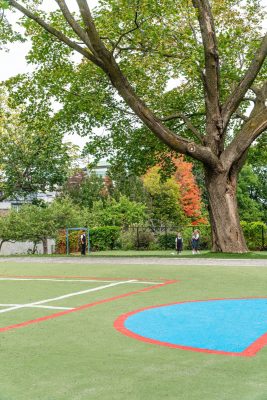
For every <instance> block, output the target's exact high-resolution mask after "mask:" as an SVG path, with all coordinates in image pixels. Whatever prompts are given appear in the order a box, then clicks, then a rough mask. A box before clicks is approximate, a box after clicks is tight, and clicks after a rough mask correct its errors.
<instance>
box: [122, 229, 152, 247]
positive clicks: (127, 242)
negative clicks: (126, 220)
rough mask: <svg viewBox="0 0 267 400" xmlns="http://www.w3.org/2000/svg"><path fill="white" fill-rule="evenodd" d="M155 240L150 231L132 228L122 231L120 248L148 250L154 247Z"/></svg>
mask: <svg viewBox="0 0 267 400" xmlns="http://www.w3.org/2000/svg"><path fill="white" fill-rule="evenodd" d="M153 244H155V238H154V235H153V233H152V232H150V230H148V229H142V228H131V229H129V230H128V231H122V232H121V235H120V246H121V249H122V250H147V249H150V248H151V246H152V247H153Z"/></svg>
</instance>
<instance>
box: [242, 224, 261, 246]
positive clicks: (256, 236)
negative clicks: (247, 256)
mask: <svg viewBox="0 0 267 400" xmlns="http://www.w3.org/2000/svg"><path fill="white" fill-rule="evenodd" d="M241 226H242V229H243V232H244V235H245V238H246V242H247V245H248V248H249V250H266V248H267V226H266V224H265V223H263V222H245V221H242V222H241Z"/></svg>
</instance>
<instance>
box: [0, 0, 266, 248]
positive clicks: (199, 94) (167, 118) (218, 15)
mask: <svg viewBox="0 0 267 400" xmlns="http://www.w3.org/2000/svg"><path fill="white" fill-rule="evenodd" d="M2 3H3V4H5V5H7V4H8V5H9V6H10V7H11V8H12V9H16V10H19V11H20V12H21V13H22V14H24V16H26V17H27V18H26V20H24V26H25V27H26V29H27V33H28V35H31V38H32V42H33V48H32V51H31V53H30V55H29V56H28V59H29V61H30V62H33V63H35V64H37V65H39V67H38V68H37V70H36V74H35V78H34V79H33V81H31V80H29V79H28V78H27V77H24V81H23V79H22V78H20V80H19V81H17V83H18V84H17V87H16V93H17V94H18V96H21V94H22V93H24V96H25V93H26V92H27V90H28V97H31V98H33V97H35V95H36V96H37V97H38V98H39V99H40V98H42V99H43V98H44V97H45V98H46V99H47V93H48V88H49V90H50V93H52V94H51V96H56V97H57V98H58V99H59V100H61V102H62V103H64V105H65V106H64V107H63V108H62V110H61V111H60V113H59V115H58V123H61V125H62V127H63V126H64V125H65V126H68V128H69V127H70V126H72V127H73V128H77V127H78V128H79V129H80V130H82V129H83V128H84V127H87V129H88V126H93V125H99V124H100V123H103V124H109V127H110V133H109V135H107V136H106V137H105V138H104V140H105V141H106V147H107V148H108V147H109V144H110V142H112V143H113V145H114V146H115V147H116V148H117V149H120V148H123V149H124V148H125V147H127V153H128V157H129V159H131V158H133V155H134V154H135V152H136V149H137V148H138V147H139V149H140V152H141V153H142V152H143V154H144V160H145V161H146V162H150V163H152V160H153V159H155V155H156V156H158V154H162V153H164V152H165V153H167V149H168V154H169V153H170V149H171V150H172V152H173V153H182V154H186V155H189V156H191V157H192V158H194V159H195V160H198V161H200V162H202V163H203V166H204V170H205V180H206V187H207V191H208V198H209V212H210V220H211V225H212V239H213V250H214V251H225V252H226V251H228V252H246V251H247V247H246V243H245V240H244V236H243V233H242V230H241V228H240V223H239V215H238V210H237V203H236V186H237V178H238V174H239V172H240V170H241V168H242V166H243V164H244V162H245V159H246V155H247V152H248V149H249V147H250V145H251V144H252V143H253V141H255V140H256V139H257V138H258V137H259V136H260V135H261V134H262V133H263V132H265V131H266V128H267V110H266V98H267V80H266V76H267V68H266V62H265V59H266V55H267V35H266V34H263V32H262V26H261V24H262V20H263V19H264V17H265V16H264V9H263V7H262V6H261V3H260V1H258V0H245V1H244V0H228V1H224V0H223V1H222V0H213V1H208V0H192V1H187V0H181V1H179V2H174V1H173V0H161V1H159V0H150V1H147V0H116V1H114V0H100V1H99V7H98V9H97V10H93V11H92V10H90V8H89V4H88V2H87V1H86V0H76V3H77V13H76V14H74V13H72V12H71V11H70V9H69V8H68V5H67V3H66V1H64V0H55V3H56V4H57V5H58V10H57V11H55V12H51V13H49V12H46V11H44V10H41V9H40V8H39V5H40V4H41V3H42V1H33V0H27V2H25V1H24V2H20V1H15V0H5V1H3V0H2ZM4 39H5V40H6V38H4ZM72 52H76V53H79V54H80V55H81V56H82V61H81V63H80V64H79V66H77V65H74V63H73V62H71V61H70V60H71V59H70V57H69V55H70V54H71V53H72ZM51 67H52V68H51ZM51 70H52V72H51ZM107 78H108V79H107ZM170 78H174V81H173V82H174V83H175V84H176V87H175V88H173V89H172V90H168V88H169V86H168V84H169V82H170ZM38 82H39V84H38ZM42 87H45V89H43V90H42ZM22 88H23V90H22ZM115 90H116V92H117V93H118V94H119V96H118V95H116V94H115ZM33 93H34V95H33ZM51 96H50V97H51ZM38 104H40V102H39V103H38ZM38 104H37V105H38ZM60 116H61V117H62V116H63V117H64V118H62V119H61V122H60V119H59V117H60ZM136 116H137V117H138V118H139V123H137V122H136V119H135V117H136ZM140 121H141V123H140ZM144 127H145V129H144ZM155 138H158V141H157V140H156V139H155ZM102 139H103V138H102ZM102 139H99V138H96V140H95V142H94V144H97V145H98V147H99V148H101V149H103V140H102ZM117 154H118V152H117ZM121 154H123V151H122V152H121ZM157 161H158V160H157ZM143 163H144V162H143ZM141 164H142V163H141Z"/></svg>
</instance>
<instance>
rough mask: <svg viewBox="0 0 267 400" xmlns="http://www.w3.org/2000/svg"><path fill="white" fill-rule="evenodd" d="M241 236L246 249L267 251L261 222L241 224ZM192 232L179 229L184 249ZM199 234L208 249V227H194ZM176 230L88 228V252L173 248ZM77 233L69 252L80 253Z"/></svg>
mask: <svg viewBox="0 0 267 400" xmlns="http://www.w3.org/2000/svg"><path fill="white" fill-rule="evenodd" d="M241 225H242V228H243V231H244V235H245V238H246V241H247V245H248V248H249V249H250V250H264V249H265V250H267V226H266V224H264V223H262V222H242V223H241ZM193 229H196V227H192V226H188V227H183V228H181V229H180V231H181V233H182V236H183V240H184V246H183V247H184V250H188V249H191V237H192V232H193ZM197 229H199V231H200V249H202V250H203V249H210V248H211V232H210V226H209V225H201V226H198V227H197ZM176 234H177V231H175V232H174V231H166V232H163V233H153V232H151V230H150V229H149V228H141V227H140V228H138V227H135V228H130V229H129V230H128V231H123V230H121V228H119V227H115V226H104V227H99V228H93V229H90V249H91V251H100V250H113V249H122V250H134V249H139V250H145V249H150V250H157V249H174V248H175V237H176ZM80 235H81V232H79V231H74V232H71V233H70V234H69V248H70V252H71V253H74V252H78V251H80ZM56 243H57V244H56V252H57V253H62V254H63V253H66V233H65V231H61V232H59V235H58V238H57V242H56Z"/></svg>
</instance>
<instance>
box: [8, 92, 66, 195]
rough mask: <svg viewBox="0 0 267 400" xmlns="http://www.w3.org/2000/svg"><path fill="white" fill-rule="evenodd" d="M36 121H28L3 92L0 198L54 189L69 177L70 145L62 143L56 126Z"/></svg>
mask: <svg viewBox="0 0 267 400" xmlns="http://www.w3.org/2000/svg"><path fill="white" fill-rule="evenodd" d="M1 94H2V95H1ZM35 122H36V124H35V123H34V121H32V124H31V125H28V124H26V123H24V122H23V121H22V120H21V113H20V112H19V111H18V110H17V111H13V110H12V109H10V108H9V107H8V106H7V104H6V99H5V95H4V93H3V92H2V93H1V91H0V136H1V140H0V192H1V195H0V201H1V200H4V199H6V198H8V197H13V198H16V197H21V198H23V197H26V196H28V195H29V194H31V193H37V192H39V191H41V192H45V191H47V190H54V189H55V188H56V187H58V186H59V185H62V184H63V183H64V182H65V180H66V179H67V176H68V170H69V167H70V164H71V157H70V150H71V147H70V144H67V143H63V142H62V134H61V133H59V132H58V131H57V129H56V127H55V125H50V126H48V125H47V124H48V122H46V129H43V128H42V126H41V125H42V123H41V121H38V123H37V121H35Z"/></svg>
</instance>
